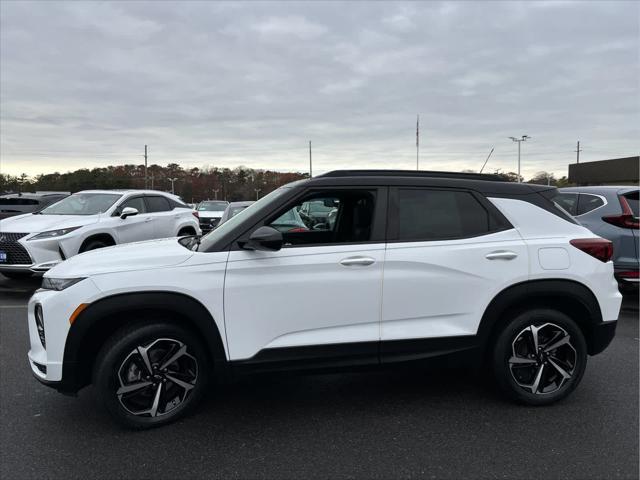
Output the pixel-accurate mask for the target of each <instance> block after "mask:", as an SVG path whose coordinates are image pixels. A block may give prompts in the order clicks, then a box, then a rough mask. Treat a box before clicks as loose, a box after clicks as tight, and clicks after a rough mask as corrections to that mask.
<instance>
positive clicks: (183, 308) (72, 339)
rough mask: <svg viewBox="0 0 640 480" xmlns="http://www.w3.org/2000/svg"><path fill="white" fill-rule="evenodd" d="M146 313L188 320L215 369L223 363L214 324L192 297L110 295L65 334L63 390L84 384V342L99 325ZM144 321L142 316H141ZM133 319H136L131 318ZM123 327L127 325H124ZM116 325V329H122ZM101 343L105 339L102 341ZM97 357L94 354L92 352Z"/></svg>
mask: <svg viewBox="0 0 640 480" xmlns="http://www.w3.org/2000/svg"><path fill="white" fill-rule="evenodd" d="M145 311H146V312H148V311H162V312H163V313H166V314H168V315H171V314H172V313H173V314H176V315H177V316H178V317H183V318H186V319H188V321H189V322H190V324H189V325H188V326H189V327H190V328H192V329H194V330H195V331H196V333H197V334H199V337H200V338H201V339H202V340H203V341H204V343H205V347H206V348H207V350H208V352H209V353H210V355H211V359H212V360H213V362H214V366H215V368H216V369H217V368H219V367H221V366H223V365H225V364H226V354H225V350H224V345H223V343H222V337H221V334H220V332H219V330H218V327H217V324H216V323H215V320H214V318H213V316H212V315H211V313H210V312H209V310H208V309H207V308H206V307H205V306H204V305H203V304H202V303H200V302H199V301H198V300H196V299H195V298H193V297H191V296H189V295H186V294H183V293H177V292H172V291H148V292H133V293H122V294H116V295H110V296H107V297H104V298H101V299H99V300H97V301H95V302H93V303H91V304H90V305H89V306H88V307H87V308H85V309H84V310H83V311H82V313H80V315H78V317H77V318H76V319H75V321H74V322H73V324H72V325H71V327H70V329H69V333H68V334H67V340H66V343H65V347H64V360H63V369H62V372H63V379H62V384H64V386H65V388H64V390H66V391H69V392H74V391H77V390H79V389H80V388H82V387H83V386H84V385H86V384H87V383H88V382H87V378H86V375H87V372H86V365H83V363H82V360H83V354H84V353H85V350H83V347H84V346H85V340H86V339H87V338H89V337H90V336H91V335H92V334H93V333H95V332H96V329H97V328H98V325H100V324H102V323H101V322H105V321H108V320H109V319H113V318H117V316H119V315H120V316H121V317H120V319H121V321H122V319H123V317H122V316H124V315H130V314H132V313H134V314H135V313H136V312H138V313H140V314H144V312H145ZM141 318H144V315H141ZM133 320H135V319H133ZM102 325H104V324H102ZM124 325H126V323H124ZM124 325H119V326H124ZM101 340H102V342H104V341H106V340H107V338H102V339H101ZM93 354H94V355H95V354H97V351H95V352H93Z"/></svg>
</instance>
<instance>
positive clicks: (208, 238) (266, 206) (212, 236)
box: [198, 187, 289, 252]
mask: <svg viewBox="0 0 640 480" xmlns="http://www.w3.org/2000/svg"><path fill="white" fill-rule="evenodd" d="M288 191H289V187H280V188H278V189H276V190H274V191H273V192H271V193H269V194H267V195H265V196H264V197H262V198H261V199H260V200H258V201H257V202H255V203H252V204H251V205H249V206H248V207H246V208H244V209H243V210H242V211H241V212H239V213H238V214H236V215H235V216H234V217H232V218H230V219H229V220H227V221H226V222H224V223H223V224H222V225H220V226H219V227H218V228H216V229H215V230H212V231H211V232H210V233H208V234H207V235H205V236H204V237H202V240H201V242H200V246H199V247H198V251H200V252H206V251H207V250H208V249H209V248H210V247H211V246H212V245H213V244H214V243H215V242H216V241H217V240H218V239H220V238H221V237H222V236H224V235H226V234H227V233H228V232H230V231H231V230H233V229H234V228H235V227H236V226H237V225H239V224H240V223H242V222H243V221H244V219H245V218H247V215H251V214H253V213H257V212H260V211H265V212H266V211H268V210H270V209H271V206H272V205H273V203H274V202H276V201H278V198H279V197H281V196H282V195H284V194H285V193H286V192H288Z"/></svg>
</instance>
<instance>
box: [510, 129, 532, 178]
mask: <svg viewBox="0 0 640 480" xmlns="http://www.w3.org/2000/svg"><path fill="white" fill-rule="evenodd" d="M509 138H510V139H511V140H512V141H514V142H517V143H518V183H521V182H522V177H521V176H520V144H521V143H522V142H526V141H527V140H528V139H530V138H531V137H530V136H529V135H522V138H516V137H509Z"/></svg>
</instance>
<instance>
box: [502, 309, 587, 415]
mask: <svg viewBox="0 0 640 480" xmlns="http://www.w3.org/2000/svg"><path fill="white" fill-rule="evenodd" d="M536 329H539V332H537V340H538V341H537V343H538V349H537V351H536V349H535V348H534V337H533V333H534V331H535V330H536ZM563 331H564V333H563ZM567 336H568V339H567V338H565V337H567ZM559 340H562V341H563V342H566V343H565V344H563V345H561V346H559V347H557V348H556V349H555V350H552V349H549V347H552V346H553V345H554V344H557V342H558V341H559ZM545 346H546V347H547V349H549V350H550V351H549V352H545V348H544V347H545ZM541 349H542V350H541ZM534 351H535V352H536V353H535V354H534V353H533V352H534ZM514 352H515V354H514ZM532 355H533V358H532ZM532 362H533V363H532ZM492 364H493V365H492V366H493V373H494V376H495V380H496V383H497V385H498V387H499V389H500V390H501V391H502V392H503V393H504V394H506V395H507V396H508V397H510V398H512V399H514V400H516V401H518V402H520V403H525V404H527V405H549V404H551V403H554V402H557V401H559V400H562V399H563V398H565V397H566V396H567V395H569V394H570V393H571V392H572V391H573V390H574V389H575V388H576V387H577V386H578V384H579V383H580V381H581V380H582V376H583V374H584V370H585V367H586V365H587V344H586V341H585V339H584V335H583V334H582V331H581V330H580V328H579V327H578V326H577V325H576V323H575V322H574V321H573V320H572V319H571V318H569V317H568V316H567V315H565V314H564V313H562V312H559V311H557V310H551V309H542V308H541V309H534V310H529V311H526V312H522V313H520V314H518V315H517V316H515V317H514V318H513V320H512V321H510V322H509V323H508V324H507V325H506V326H505V327H504V329H503V331H502V332H501V333H500V334H499V335H498V337H497V339H496V341H495V344H494V350H493V358H492ZM558 368H559V369H560V370H562V371H563V372H564V373H561V372H560V370H559V369H558ZM567 374H569V375H570V376H569V377H567V376H566V375H567ZM516 377H517V378H518V380H519V381H518V380H516ZM537 378H539V381H538V382H537V383H536V379H537ZM554 379H555V381H554ZM547 383H548V384H549V385H548V386H545V385H546V384H547ZM524 385H526V386H524ZM534 388H535V393H534Z"/></svg>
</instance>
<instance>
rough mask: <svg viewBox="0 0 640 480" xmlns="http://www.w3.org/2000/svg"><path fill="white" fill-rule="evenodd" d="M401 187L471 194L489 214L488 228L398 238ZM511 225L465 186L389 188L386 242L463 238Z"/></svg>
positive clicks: (498, 230)
mask: <svg viewBox="0 0 640 480" xmlns="http://www.w3.org/2000/svg"><path fill="white" fill-rule="evenodd" d="M402 189H409V190H429V191H449V192H451V191H454V192H463V193H469V194H471V195H472V196H473V197H474V198H475V199H476V200H477V201H478V203H479V204H480V206H481V207H482V208H484V209H485V210H486V212H487V214H488V216H489V229H488V231H487V232H484V233H480V234H478V235H462V236H455V237H446V238H438V239H434V238H424V239H410V240H403V239H400V201H399V197H400V195H399V192H400V190H402ZM512 228H513V225H511V223H510V222H509V220H507V218H506V217H505V216H504V215H503V214H502V212H501V211H500V210H498V208H497V207H496V206H495V205H494V204H493V203H491V202H490V201H489V200H488V199H487V198H486V197H484V195H481V194H479V193H478V192H476V191H474V190H469V189H465V188H447V187H417V186H414V185H406V186H394V187H390V188H389V208H388V217H387V243H423V242H442V241H449V240H464V239H467V238H477V237H482V236H485V235H490V234H492V233H498V232H503V231H505V230H511V229H512Z"/></svg>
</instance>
